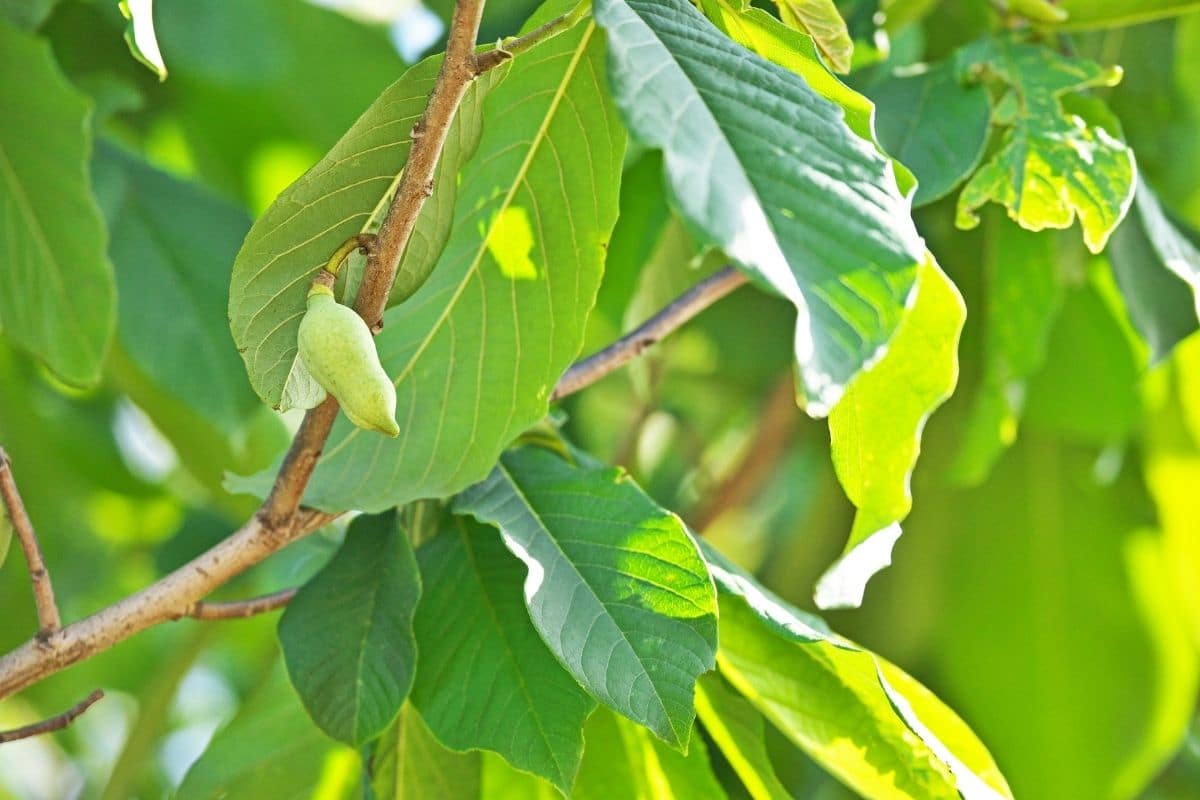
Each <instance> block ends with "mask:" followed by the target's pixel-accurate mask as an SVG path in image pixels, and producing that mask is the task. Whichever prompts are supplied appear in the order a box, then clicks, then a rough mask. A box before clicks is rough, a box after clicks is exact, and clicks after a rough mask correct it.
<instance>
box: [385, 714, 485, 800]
mask: <svg viewBox="0 0 1200 800" xmlns="http://www.w3.org/2000/svg"><path fill="white" fill-rule="evenodd" d="M479 785H480V765H479V754H478V753H455V752H454V751H452V750H448V749H446V747H445V746H443V745H442V743H441V742H439V741H438V740H437V738H436V737H434V735H433V733H432V732H431V731H430V730H429V728H428V726H426V724H425V721H424V720H423V719H421V715H420V714H419V713H417V710H416V709H415V708H413V706H412V705H411V704H406V705H405V706H404V708H403V709H402V710H401V711H400V716H399V717H397V718H396V721H395V722H393V723H392V725H391V727H390V728H388V729H387V731H386V732H385V733H384V734H383V736H382V738H380V740H379V743H378V744H377V745H376V746H375V749H374V751H373V756H372V759H371V789H372V790H373V791H374V792H375V797H376V798H378V800H421V798H425V797H436V798H438V800H479V797H480V794H479V788H480V786H479Z"/></svg>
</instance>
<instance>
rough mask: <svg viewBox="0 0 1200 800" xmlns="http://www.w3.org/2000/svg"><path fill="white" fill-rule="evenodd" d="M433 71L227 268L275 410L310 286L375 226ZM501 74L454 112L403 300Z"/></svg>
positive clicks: (253, 234) (258, 379)
mask: <svg viewBox="0 0 1200 800" xmlns="http://www.w3.org/2000/svg"><path fill="white" fill-rule="evenodd" d="M440 67H441V58H440V56H439V57H434V58H429V59H426V60H425V61H422V62H421V63H419V64H417V65H416V66H414V67H412V68H411V69H410V70H408V71H407V72H406V73H404V75H403V76H401V78H400V80H398V81H396V82H395V83H393V84H392V85H391V86H389V87H388V88H387V89H385V90H384V92H383V93H382V94H381V95H380V96H379V98H378V99H377V100H376V101H375V102H374V103H372V104H371V107H370V108H368V109H367V110H366V111H365V112H364V113H363V115H362V116H361V117H359V119H358V121H357V122H355V123H354V125H353V126H351V128H350V130H348V131H346V133H345V135H344V136H342V138H341V139H340V140H339V141H338V143H337V144H335V145H334V146H333V148H332V149H331V150H330V151H329V153H328V154H327V155H326V156H325V157H324V158H322V159H321V160H320V161H319V162H317V164H316V165H314V166H313V168H312V169H310V170H309V171H308V172H306V173H305V174H304V176H303V177H301V178H300V179H299V180H297V181H296V182H295V183H293V184H292V185H291V186H289V187H288V188H287V189H286V190H285V191H284V192H283V193H282V194H281V195H280V196H279V197H278V198H277V199H276V200H275V202H274V203H272V204H271V207H270V208H268V209H267V210H266V212H265V213H264V214H263V215H262V216H261V217H259V218H258V220H257V221H256V222H255V223H254V227H253V228H251V230H250V233H249V234H248V235H247V236H246V240H245V243H244V244H243V245H242V249H241V251H240V252H239V253H238V255H237V260H236V261H235V262H234V265H233V276H232V279H231V284H230V288H229V319H230V326H231V328H232V331H233V338H234V341H236V342H237V346H238V349H239V351H240V352H241V353H242V357H243V358H244V359H245V362H246V370H247V372H248V373H249V374H250V382H251V384H253V386H254V389H255V390H256V391H257V392H258V394H259V396H260V397H262V398H263V400H265V401H266V402H267V403H269V404H270V405H272V406H275V407H280V408H284V409H285V410H286V407H287V406H285V405H284V400H285V399H289V400H290V398H289V397H288V387H289V382H288V378H289V375H290V374H291V373H292V370H293V362H295V361H296V360H297V351H296V331H297V330H298V329H299V327H300V317H301V316H303V314H304V309H305V295H306V294H307V292H308V283H309V280H310V279H311V278H312V277H313V276H314V275H315V274H316V271H317V270H318V269H320V268H321V267H322V266H324V264H325V262H326V261H327V260H328V258H329V256H330V254H332V253H333V251H334V250H335V249H337V247H338V245H340V244H341V243H342V242H344V241H345V240H346V239H348V238H349V237H350V236H352V235H353V234H355V233H359V232H362V231H367V230H371V229H372V228H373V227H374V226H375V225H378V223H379V222H380V221H381V219H382V214H383V212H384V211H385V210H386V207H387V202H388V200H389V198H390V196H391V194H392V193H393V192H394V191H395V188H396V185H397V184H398V183H399V180H400V173H401V170H402V169H403V167H404V163H405V161H406V160H407V159H408V152H409V147H410V145H411V139H410V134H411V131H412V126H413V125H414V124H415V123H416V122H417V120H418V119H419V118H420V116H421V113H422V112H423V111H424V109H425V102H426V99H427V96H428V94H429V92H430V90H431V89H432V88H433V84H434V79H435V78H436V77H437V71H438V69H439V68H440ZM506 70H507V67H503V66H502V67H500V68H498V69H496V70H491V71H489V72H488V73H486V74H485V75H484V76H483V77H481V78H480V79H479V80H476V81H475V82H474V83H473V84H472V85H471V87H470V88H469V89H468V90H467V93H466V95H465V96H464V98H463V102H462V104H461V105H460V106H459V109H458V113H457V114H456V115H455V118H454V122H453V124H452V125H451V128H450V132H449V133H448V135H447V140H446V147H445V149H444V150H443V151H442V156H441V159H440V161H439V164H438V170H437V172H436V174H435V176H434V185H435V187H436V190H437V191H436V192H435V195H436V198H437V199H436V200H432V199H431V201H430V202H428V203H426V204H425V206H424V208H422V210H421V214H420V216H419V217H418V218H417V226H416V229H415V230H414V231H413V238H412V240H411V244H410V246H409V249H408V251H406V253H405V256H404V258H403V259H402V260H401V264H400V270H399V273H398V278H397V281H398V288H397V292H400V293H401V294H402V293H403V291H404V290H407V289H412V288H415V285H416V284H418V283H419V282H420V280H421V279H422V276H425V275H428V273H429V270H430V269H431V268H432V266H433V263H434V260H435V259H436V258H437V255H438V253H439V252H440V249H441V248H440V243H442V242H444V240H445V231H446V229H447V228H448V226H449V224H450V215H449V211H450V209H452V208H453V206H454V194H455V193H454V187H455V176H456V175H457V174H458V171H459V169H460V168H461V167H462V165H463V164H464V163H465V162H466V160H467V159H469V158H470V157H471V154H472V153H473V152H474V148H475V145H476V143H477V142H478V138H479V130H480V125H481V120H482V107H483V98H484V97H485V96H486V95H487V92H488V91H489V90H490V88H491V87H492V86H494V85H495V84H496V83H497V82H498V81H499V80H500V79H501V78H502V77H503V75H504V74H505V72H506ZM351 300H352V298H351ZM291 391H292V392H296V391H297V389H296V387H294V386H293V387H292V388H291ZM290 401H291V402H295V400H290Z"/></svg>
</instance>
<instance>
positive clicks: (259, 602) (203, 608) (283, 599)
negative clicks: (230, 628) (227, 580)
mask: <svg viewBox="0 0 1200 800" xmlns="http://www.w3.org/2000/svg"><path fill="white" fill-rule="evenodd" d="M297 591H299V590H298V589H297V588H295V587H293V588H291V589H282V590H280V591H278V592H272V593H271V594H264V595H263V596H262V597H252V598H250V599H249V600H229V601H225V602H212V601H201V602H199V603H196V605H194V606H192V609H191V610H190V611H188V613H187V616H189V617H192V618H193V619H204V620H219V619H246V618H247V617H253V616H257V615H258V614H266V613H268V612H270V611H275V610H276V609H280V608H283V607H284V606H286V605H287V604H288V603H290V602H291V601H292V598H293V597H295V596H296V592H297Z"/></svg>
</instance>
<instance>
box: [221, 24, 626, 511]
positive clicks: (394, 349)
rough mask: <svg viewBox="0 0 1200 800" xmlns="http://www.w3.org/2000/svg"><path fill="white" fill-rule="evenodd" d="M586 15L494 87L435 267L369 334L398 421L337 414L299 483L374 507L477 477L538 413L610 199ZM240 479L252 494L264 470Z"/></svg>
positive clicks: (322, 498) (615, 130)
mask: <svg viewBox="0 0 1200 800" xmlns="http://www.w3.org/2000/svg"><path fill="white" fill-rule="evenodd" d="M603 44H604V42H603V37H602V36H601V35H600V33H599V32H598V31H597V30H596V28H595V26H594V25H593V24H591V23H590V22H584V23H581V24H579V25H578V26H576V27H575V28H574V29H573V30H572V31H570V32H568V33H565V34H562V35H559V36H558V37H556V38H554V39H551V40H549V41H546V42H544V43H542V44H541V45H539V46H538V47H537V48H535V49H534V50H531V51H529V52H527V53H523V54H522V55H521V56H520V57H518V58H516V59H515V60H514V61H513V65H512V71H511V72H510V74H509V77H508V78H507V79H506V80H505V82H504V83H503V84H501V85H500V86H499V87H498V88H497V89H496V90H494V91H493V92H491V93H490V94H489V96H488V99H487V101H486V104H485V108H484V115H485V117H486V118H487V119H489V120H493V121H495V124H491V125H487V126H485V128H484V134H483V137H482V139H481V141H480V144H479V152H478V154H477V156H476V157H475V159H474V160H473V161H471V162H470V164H468V166H467V167H466V169H465V170H464V172H463V175H462V180H461V183H460V185H459V202H458V205H457V209H456V215H457V216H456V220H455V223H454V229H453V231H452V233H451V235H450V241H449V243H448V244H447V245H446V249H445V250H444V251H443V253H442V257H441V259H440V260H439V262H438V267H437V269H436V271H435V272H434V274H433V276H432V277H431V278H430V280H429V281H428V282H426V283H425V284H424V286H422V287H421V289H420V290H419V291H418V292H417V293H416V294H415V295H413V297H412V298H410V299H409V300H408V301H407V302H405V303H404V304H403V305H401V306H398V307H396V308H394V309H392V310H391V311H389V312H388V314H387V316H386V318H385V326H384V330H383V333H382V334H381V335H380V336H379V337H378V338H377V339H376V343H377V345H378V347H379V353H380V357H381V359H382V361H383V364H384V367H385V368H386V369H387V371H388V373H389V374H391V375H392V376H394V380H395V382H396V391H397V395H398V398H399V403H398V409H399V410H398V413H397V419H398V421H399V423H400V429H401V433H400V436H399V437H398V438H396V439H387V438H384V437H381V436H377V435H375V434H370V433H366V432H364V431H362V430H359V429H358V428H355V427H353V426H352V425H350V424H349V423H348V422H347V421H345V420H340V421H339V423H338V424H337V425H336V426H335V428H334V431H333V434H332V435H331V436H330V439H329V445H328V447H327V449H326V452H325V455H324V456H323V458H322V460H321V462H320V463H319V464H318V466H317V470H316V474H315V475H314V477H313V480H312V483H311V484H310V486H309V488H308V493H307V494H306V495H305V502H306V503H308V504H310V505H313V506H316V507H318V508H326V509H344V508H362V509H365V510H376V509H382V508H386V507H388V506H391V505H395V504H399V503H402V502H405V501H407V500H410V499H414V498H420V497H433V496H445V495H448V494H452V493H454V492H456V491H458V490H460V489H463V488H465V487H466V486H468V485H470V484H471V483H473V482H475V481H478V480H480V479H481V478H483V477H484V476H485V475H486V474H487V471H488V470H489V469H490V468H491V467H492V465H493V464H495V463H496V459H497V457H498V456H499V454H500V451H501V450H502V449H503V448H504V446H506V445H507V444H508V443H509V442H511V441H512V440H513V439H514V438H515V437H516V436H517V435H518V434H519V433H521V431H523V430H525V429H526V428H528V427H529V426H530V425H532V424H533V423H534V422H536V421H537V420H538V419H540V418H541V417H543V416H544V415H545V413H546V411H547V408H548V399H549V396H550V391H551V389H552V388H553V386H554V384H555V382H557V380H558V378H559V376H560V375H561V374H562V373H563V371H564V370H565V369H566V368H567V366H569V364H570V363H571V361H572V360H573V359H574V358H575V356H576V355H577V354H578V352H579V348H580V346H581V344H582V341H583V334H584V324H585V321H586V318H587V313H588V310H589V309H590V308H591V305H592V303H593V302H594V300H595V293H596V287H597V285H598V284H599V280H600V274H601V271H602V266H603V262H604V245H605V243H606V241H607V238H608V236H609V235H610V233H611V230H612V226H613V223H614V222H615V218H616V210H617V190H618V185H619V181H620V169H621V159H622V154H623V150H624V142H625V138H624V132H623V131H622V129H621V126H620V124H619V123H618V121H617V120H616V117H615V114H614V113H613V112H612V109H611V106H610V105H609V103H608V100H607V99H606V97H607V92H606V90H605V88H604V84H603V77H602V76H603V69H602V59H603V56H604V51H603ZM237 485H240V486H243V487H250V488H251V489H254V490H257V491H260V492H262V491H264V490H265V488H266V487H268V486H269V476H267V475H265V474H264V475H262V476H257V477H256V478H255V479H252V480H251V481H249V482H241V483H239V484H237Z"/></svg>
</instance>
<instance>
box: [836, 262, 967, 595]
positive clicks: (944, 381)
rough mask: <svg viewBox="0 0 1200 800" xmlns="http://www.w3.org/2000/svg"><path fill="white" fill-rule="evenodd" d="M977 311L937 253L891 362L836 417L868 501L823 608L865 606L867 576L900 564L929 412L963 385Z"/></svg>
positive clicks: (853, 489) (852, 489)
mask: <svg viewBox="0 0 1200 800" xmlns="http://www.w3.org/2000/svg"><path fill="white" fill-rule="evenodd" d="M966 316H967V309H966V306H964V305H963V300H962V297H961V296H960V295H959V293H958V289H956V288H955V286H954V284H953V283H951V282H950V279H949V278H947V277H946V275H945V273H943V272H942V270H941V268H940V267H938V265H937V262H936V261H934V259H933V256H932V255H930V256H929V257H928V258H927V260H926V261H925V263H924V264H923V265H922V266H921V272H920V274H919V275H918V277H917V297H916V301H915V302H914V303H913V306H912V308H911V309H910V310H909V312H908V314H907V315H906V316H905V318H904V321H903V322H901V323H900V328H899V329H898V330H897V331H896V336H895V338H894V339H893V340H892V343H891V345H890V346H889V347H888V350H887V354H886V355H885V356H884V357H883V360H882V361H880V362H879V363H878V364H876V365H875V366H874V367H872V368H871V369H870V371H868V372H864V373H862V374H861V375H859V376H858V377H857V378H855V379H854V382H853V383H851V384H850V388H849V390H848V391H847V392H846V395H845V397H843V398H842V400H841V402H840V403H838V404H837V406H836V407H834V409H833V413H832V414H830V416H829V435H830V439H831V445H830V447H831V450H832V455H833V465H834V468H835V469H836V470H837V475H838V480H840V481H841V483H842V486H843V487H844V488H845V490H846V494H847V495H848V496H849V498H850V501H851V502H853V503H854V505H855V506H856V507H857V508H858V512H857V513H856V514H855V515H854V526H853V528H852V529H851V531H850V539H849V541H847V542H846V550H845V552H844V553H843V554H842V556H841V558H839V559H838V560H837V562H836V563H834V564H833V566H831V567H830V568H829V569H828V570H827V571H826V572H825V574H824V575H822V576H821V579H820V580H819V581H818V582H817V588H816V601H817V605H818V606H820V607H821V608H856V607H858V606H859V605H861V604H862V600H863V592H864V591H865V590H866V585H867V581H868V580H870V579H871V576H872V575H874V574H875V573H876V572H878V571H879V570H881V569H883V568H884V567H886V566H887V565H888V564H890V563H891V555H892V546H893V545H894V544H895V543H896V540H897V539H898V538H899V536H900V522H901V520H903V519H904V518H905V517H906V516H908V512H909V511H910V510H911V509H912V492H911V490H910V488H909V483H910V481H911V477H912V471H913V468H914V467H915V466H916V463H917V456H918V455H919V453H920V451H921V432H922V431H923V430H924V428H925V422H926V421H927V420H928V419H929V415H930V414H932V413H933V412H934V410H935V409H936V408H937V407H938V406H940V405H941V404H942V403H943V402H945V401H946V399H947V398H948V397H949V396H950V394H951V393H952V392H953V391H954V387H955V385H956V384H957V383H958V338H959V334H960V333H961V332H962V327H963V322H964V321H965V320H966Z"/></svg>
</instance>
